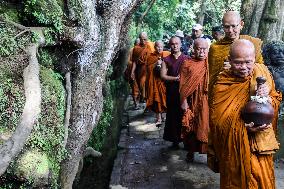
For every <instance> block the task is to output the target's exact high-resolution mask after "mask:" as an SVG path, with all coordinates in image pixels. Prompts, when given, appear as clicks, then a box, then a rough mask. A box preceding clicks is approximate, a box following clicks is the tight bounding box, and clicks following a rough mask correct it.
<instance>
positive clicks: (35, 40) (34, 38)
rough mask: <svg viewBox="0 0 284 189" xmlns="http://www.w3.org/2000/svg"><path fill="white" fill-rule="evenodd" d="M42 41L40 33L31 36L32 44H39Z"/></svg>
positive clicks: (33, 33)
mask: <svg viewBox="0 0 284 189" xmlns="http://www.w3.org/2000/svg"><path fill="white" fill-rule="evenodd" d="M39 39H40V35H39V33H38V32H32V34H31V42H32V43H37V42H38V41H39Z"/></svg>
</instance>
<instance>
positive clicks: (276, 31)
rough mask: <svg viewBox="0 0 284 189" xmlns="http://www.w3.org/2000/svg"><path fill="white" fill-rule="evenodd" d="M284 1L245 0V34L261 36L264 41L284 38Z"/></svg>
mask: <svg viewBox="0 0 284 189" xmlns="http://www.w3.org/2000/svg"><path fill="white" fill-rule="evenodd" d="M283 9H284V1H282V0H243V1H242V7H241V13H242V18H243V19H244V21H245V27H244V29H243V31H242V32H243V33H244V34H249V35H252V36H255V37H259V38H261V39H262V40H263V41H264V42H268V41H272V40H283V34H284V32H283V31H284V11H283Z"/></svg>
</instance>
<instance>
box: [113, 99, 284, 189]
mask: <svg viewBox="0 0 284 189" xmlns="http://www.w3.org/2000/svg"><path fill="white" fill-rule="evenodd" d="M143 110H144V109H143V106H141V108H140V109H139V110H133V107H132V104H130V105H129V108H128V111H127V114H125V115H126V116H128V122H129V123H128V125H127V126H126V127H125V129H123V130H122V131H121V137H120V142H119V149H120V150H119V151H118V154H117V158H116V160H115V163H114V168H113V172H112V175H111V181H110V188H112V189H119V188H121V189H123V188H129V189H130V188H135V189H217V188H219V187H220V185H219V179H220V176H219V174H216V173H214V172H212V171H211V170H210V169H209V168H208V167H207V166H206V161H207V157H206V155H200V154H198V153H196V154H195V160H194V162H193V163H187V162H186V161H185V157H186V151H184V150H183V145H182V144H180V149H178V150H173V149H171V148H170V145H171V143H169V142H166V141H164V140H163V139H162V136H163V126H162V127H161V128H157V127H156V126H155V124H154V123H155V116H154V114H153V113H143ZM275 168H276V169H275V174H276V181H277V189H281V188H284V162H283V161H282V160H277V161H276V163H275Z"/></svg>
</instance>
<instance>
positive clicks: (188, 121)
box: [181, 108, 194, 138]
mask: <svg viewBox="0 0 284 189" xmlns="http://www.w3.org/2000/svg"><path fill="white" fill-rule="evenodd" d="M193 118H194V114H193V113H192V111H191V110H190V109H189V108H188V109H187V110H186V111H185V112H184V113H183V116H182V128H181V129H182V132H181V133H182V134H181V138H185V137H186V134H188V133H190V132H192V131H193V129H194V128H193Z"/></svg>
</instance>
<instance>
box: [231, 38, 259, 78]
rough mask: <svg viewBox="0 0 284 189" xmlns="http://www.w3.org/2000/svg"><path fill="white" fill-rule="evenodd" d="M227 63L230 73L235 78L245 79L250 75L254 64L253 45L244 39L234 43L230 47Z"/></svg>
mask: <svg viewBox="0 0 284 189" xmlns="http://www.w3.org/2000/svg"><path fill="white" fill-rule="evenodd" d="M229 61H230V64H231V68H230V69H231V71H232V73H233V74H234V75H235V76H237V77H241V78H244V77H247V76H249V75H251V74H252V71H253V68H254V62H255V48H254V45H253V43H251V42H250V41H248V40H245V39H239V40H236V41H234V43H233V44H232V45H231V47H230V52H229Z"/></svg>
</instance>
